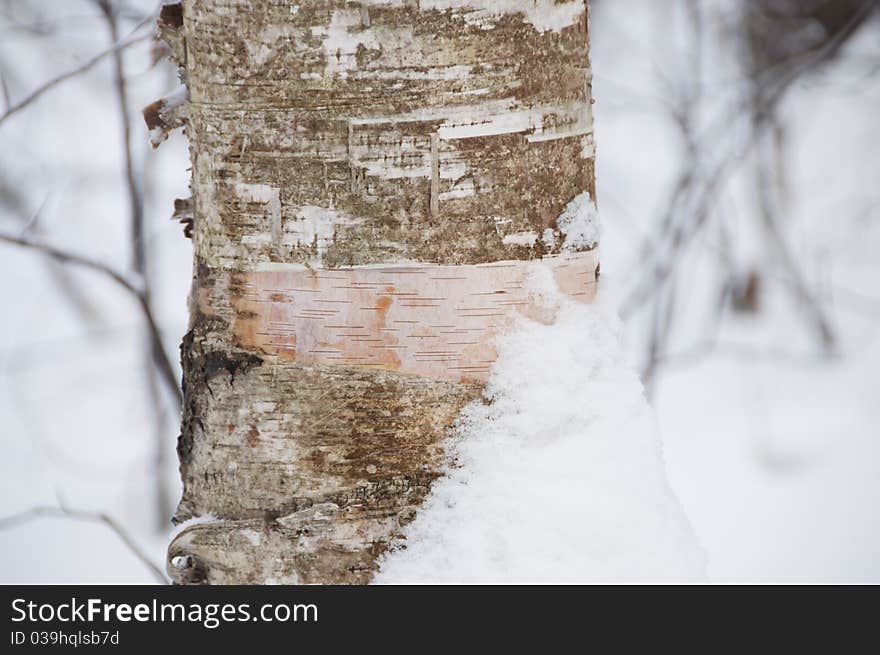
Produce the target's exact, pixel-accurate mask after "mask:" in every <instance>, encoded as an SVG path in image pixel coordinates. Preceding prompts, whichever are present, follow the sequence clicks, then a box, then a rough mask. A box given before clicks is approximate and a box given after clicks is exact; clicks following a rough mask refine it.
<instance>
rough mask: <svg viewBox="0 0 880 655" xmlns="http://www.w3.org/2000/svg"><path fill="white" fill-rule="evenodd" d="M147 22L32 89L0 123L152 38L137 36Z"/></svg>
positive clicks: (149, 35) (1, 118) (144, 35)
mask: <svg viewBox="0 0 880 655" xmlns="http://www.w3.org/2000/svg"><path fill="white" fill-rule="evenodd" d="M145 24H146V21H144V22H143V23H141V24H140V25H138V26H137V27H136V28H135V29H134V30H133V31H132V33H131V34H129V35H128V36H127V37H125V38H124V39H122V40H121V41H118V42H116V43H114V44H113V45H112V46H110V47H109V48H108V49H106V50H104V51H103V52H99V53H98V54H97V55H95V56H94V57H92V58H91V59H89V60H87V61H85V62H84V63H82V64H80V65H79V66H77V67H75V68H72V69H70V70H69V71H66V72H64V73H62V74H61V75H59V76H57V77H54V78H52V79H51V80H49V81H48V82H45V83H44V84H42V85H41V86H39V87H37V88H36V89H34V90H33V91H31V92H30V94H28V95H27V96H25V97H24V98H23V99H22V100H20V101H18V102H17V103H16V104H14V105H12V106H10V107H9V108H8V109H7V110H6V111H5V112H4V113H3V114H2V115H0V125H2V124H3V122H4V121H5V120H6V119H7V118H9V117H10V116H12V115H14V114H17V113H18V112H20V111H21V110H22V109H24V108H25V107H27V106H28V105H29V104H31V103H32V102H33V101H34V100H36V99H37V98H39V97H40V96H41V95H43V94H44V93H46V92H47V91H50V90H52V89H53V88H55V87H56V86H58V85H59V84H61V83H62V82H65V81H67V80H69V79H70V78H72V77H76V76H77V75H79V74H81V73H85V72H86V71H88V70H90V69H91V68H93V67H94V66H95V65H96V64H98V63H100V62H101V61H102V60H103V59H104V58H105V57H107V56H109V55H112V54H113V53H114V52H119V51H120V50H124V49H125V48H127V47H129V46H131V45H134V44H135V43H140V42H141V41H146V40H147V39H152V38H153V34H152V33H150V34H142V35H140V36H135V34H136V33H137V31H138V30H139V29H140V28H141V27H142V26H143V25H145Z"/></svg>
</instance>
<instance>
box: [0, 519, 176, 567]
mask: <svg viewBox="0 0 880 655" xmlns="http://www.w3.org/2000/svg"><path fill="white" fill-rule="evenodd" d="M42 518H56V519H70V520H73V521H82V522H86V523H98V524H101V525H105V526H107V527H108V528H110V530H112V531H113V532H114V533H115V534H116V536H117V537H119V540H120V541H121V542H122V543H123V544H125V547H126V548H127V549H128V550H129V551H130V552H131V554H132V555H134V556H135V557H136V558H137V559H138V560H140V562H141V563H142V564H143V565H144V566H145V567H147V569H149V571H150V573H151V574H152V575H153V577H154V578H155V579H156V581H157V582H158V583H159V584H163V585H166V584H168V582H169V581H168V578H167V577H166V576H165V574H164V573H163V572H162V569H161V568H159V566H158V565H157V564H156V563H154V562H153V561H152V560H150V558H149V557H148V556H147V555H146V553H145V552H144V550H143V549H142V548H141V547H140V546H138V544H137V542H136V541H135V540H134V539H133V538H132V537H131V535H129V534H128V532H126V530H125V529H124V528H123V527H122V526H121V525H120V524H119V523H118V522H117V521H116V520H115V519H114V518H113V517H112V516H110V515H109V514H105V513H104V512H90V511H86V510H81V509H73V508H69V507H64V506H62V507H45V506H38V507H33V508H31V509H29V510H25V511H24V512H19V513H18V514H13V515H11V516H7V517H4V518H0V530H9V529H11V528H15V527H17V526H19V525H24V524H26V523H30V522H32V521H36V520H39V519H42Z"/></svg>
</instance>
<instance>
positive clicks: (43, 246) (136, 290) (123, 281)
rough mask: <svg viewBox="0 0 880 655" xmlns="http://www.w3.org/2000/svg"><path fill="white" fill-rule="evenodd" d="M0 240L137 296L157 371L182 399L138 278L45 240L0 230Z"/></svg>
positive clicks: (180, 398) (172, 368) (175, 394)
mask: <svg viewBox="0 0 880 655" xmlns="http://www.w3.org/2000/svg"><path fill="white" fill-rule="evenodd" d="M0 241H4V242H6V243H12V244H15V245H18V246H22V247H24V248H30V249H32V250H37V251H39V252H42V253H43V254H45V255H48V256H49V257H52V258H53V259H56V260H58V261H60V262H62V263H69V264H75V265H77V266H82V267H83V268H88V269H90V270H93V271H97V272H98V273H101V274H103V275H106V276H107V277H109V278H110V279H111V280H113V281H114V282H116V284H118V285H119V286H121V287H122V288H123V289H125V290H126V291H128V292H129V293H131V294H132V295H133V296H134V297H135V298H136V299H137V301H138V305H139V307H140V308H141V312H142V313H143V316H144V318H145V319H146V322H147V328H148V329H149V333H150V339H151V340H152V342H153V344H155V345H156V346H158V347H159V348H158V350H157V351H156V352H157V359H158V361H157V364H158V366H159V372H160V373H161V374H162V379H163V380H164V382H165V384H166V385H167V386H168V389H169V391H171V392H172V394H173V395H174V397H175V398H177V401H178V403H182V401H183V399H182V396H181V392H180V387H179V386H178V384H177V376H176V375H175V373H174V367H173V366H172V365H171V360H169V359H168V355H167V353H166V352H165V349H164V347H162V334H161V332H160V331H159V326H158V325H157V324H156V320H155V318H154V316H153V312H152V310H151V308H150V304H149V303H148V302H147V300H146V298H145V296H144V293H143V288H142V285H141V282H140V280H132V279H130V278H129V277H128V276H126V275H124V274H123V273H120V272H119V271H116V270H114V269H113V268H111V267H110V266H107V265H106V264H104V263H102V262H99V261H96V260H94V259H89V258H88V257H83V256H82V255H77V254H74V253H71V252H66V251H64V250H61V249H59V248H56V247H55V246H51V245H49V244H47V243H41V242H39V241H35V240H33V239H29V238H27V237H23V236H15V235H11V234H2V233H0Z"/></svg>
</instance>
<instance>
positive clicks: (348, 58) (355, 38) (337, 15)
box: [312, 9, 380, 77]
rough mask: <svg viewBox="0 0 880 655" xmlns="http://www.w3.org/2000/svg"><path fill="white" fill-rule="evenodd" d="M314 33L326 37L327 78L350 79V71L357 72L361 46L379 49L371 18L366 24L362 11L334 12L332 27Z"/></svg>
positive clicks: (317, 28)
mask: <svg viewBox="0 0 880 655" xmlns="http://www.w3.org/2000/svg"><path fill="white" fill-rule="evenodd" d="M364 27H367V28H368V29H363V28H364ZM312 34H314V35H316V36H323V37H324V42H323V46H324V54H325V57H326V63H325V66H324V75H326V76H328V77H332V76H334V75H340V76H342V77H347V75H348V72H349V71H354V70H357V68H358V64H357V51H358V47H360V46H364V47H365V48H367V49H368V50H376V49H379V47H380V44H379V39H378V38H377V36H376V33H375V32H374V31H373V30H371V29H369V18H368V19H367V24H366V25H365V24H364V15H363V13H362V12H361V10H360V9H337V10H335V11H334V12H333V16H332V18H331V20H330V25H328V26H327V27H313V28H312Z"/></svg>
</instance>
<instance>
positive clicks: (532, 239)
mask: <svg viewBox="0 0 880 655" xmlns="http://www.w3.org/2000/svg"><path fill="white" fill-rule="evenodd" d="M537 241H538V235H537V234H535V233H534V232H515V233H514V234H508V235H507V236H505V237H504V238H503V239H502V240H501V242H502V243H503V244H504V245H505V246H528V247H529V248H531V247H532V246H534V245H535V243H536V242H537Z"/></svg>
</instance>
